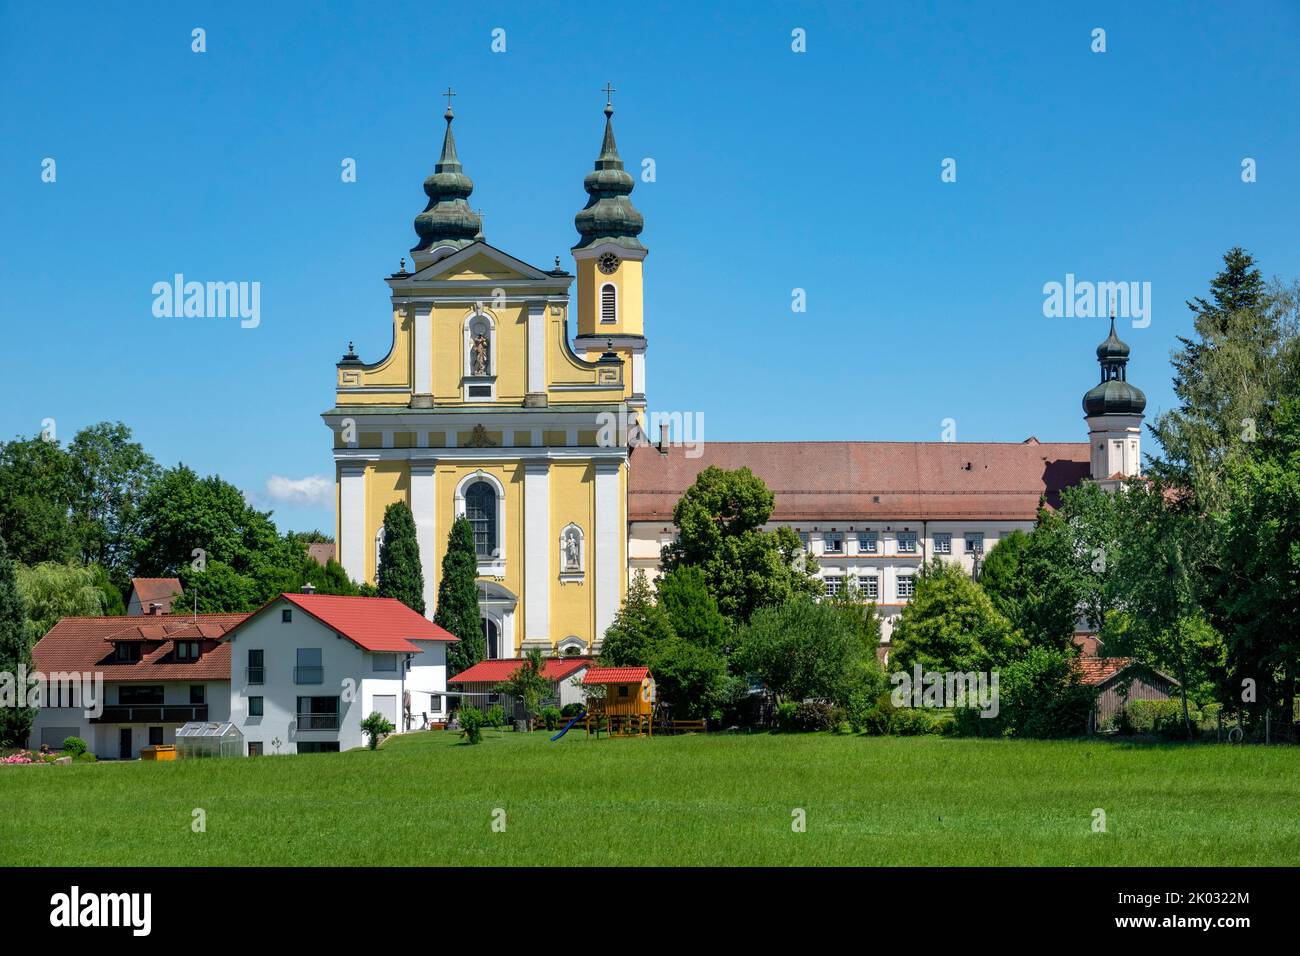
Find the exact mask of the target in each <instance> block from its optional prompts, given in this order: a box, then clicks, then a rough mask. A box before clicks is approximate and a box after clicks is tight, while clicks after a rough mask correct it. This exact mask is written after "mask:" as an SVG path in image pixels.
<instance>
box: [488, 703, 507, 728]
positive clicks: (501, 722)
mask: <svg viewBox="0 0 1300 956" xmlns="http://www.w3.org/2000/svg"><path fill="white" fill-rule="evenodd" d="M483 722H484V723H485V724H487V725H488V726H489V727H504V726H505V724H506V712H505V710H504V709H503V708H502V707H501V705H500V704H493V705H492V706H491V707H489V708H488V711H487V713H486V714H484V715H483Z"/></svg>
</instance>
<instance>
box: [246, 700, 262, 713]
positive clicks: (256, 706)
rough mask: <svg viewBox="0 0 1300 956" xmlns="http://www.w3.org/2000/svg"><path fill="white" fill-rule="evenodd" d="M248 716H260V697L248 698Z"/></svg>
mask: <svg viewBox="0 0 1300 956" xmlns="http://www.w3.org/2000/svg"><path fill="white" fill-rule="evenodd" d="M248 716H249V717H261V716H262V698H260V697H250V698H248Z"/></svg>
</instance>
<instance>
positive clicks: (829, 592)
mask: <svg viewBox="0 0 1300 956" xmlns="http://www.w3.org/2000/svg"><path fill="white" fill-rule="evenodd" d="M823 580H825V582H826V596H827V597H835V595H837V594H839V593H840V585H841V583H843V581H844V579H843V578H842V577H840V576H839V575H838V574H834V575H831V576H829V577H827V578H824V579H823Z"/></svg>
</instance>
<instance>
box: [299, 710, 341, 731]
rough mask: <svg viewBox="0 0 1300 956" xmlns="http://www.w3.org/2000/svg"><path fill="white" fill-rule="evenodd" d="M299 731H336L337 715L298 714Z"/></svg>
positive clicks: (337, 727)
mask: <svg viewBox="0 0 1300 956" xmlns="http://www.w3.org/2000/svg"><path fill="white" fill-rule="evenodd" d="M298 729H299V730H338V729H339V715H338V714H299V715H298Z"/></svg>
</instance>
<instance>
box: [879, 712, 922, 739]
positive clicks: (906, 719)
mask: <svg viewBox="0 0 1300 956" xmlns="http://www.w3.org/2000/svg"><path fill="white" fill-rule="evenodd" d="M930 723H931V721H930V715H929V714H928V713H927V712H926V710H925V709H924V708H922V707H898V708H896V709H895V710H894V719H893V720H892V721H891V722H890V727H889V732H890V733H892V734H897V735H898V736H900V737H916V736H918V735H920V734H928V733H929V732H930Z"/></svg>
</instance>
